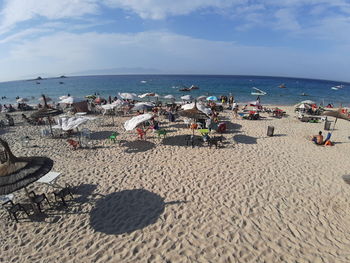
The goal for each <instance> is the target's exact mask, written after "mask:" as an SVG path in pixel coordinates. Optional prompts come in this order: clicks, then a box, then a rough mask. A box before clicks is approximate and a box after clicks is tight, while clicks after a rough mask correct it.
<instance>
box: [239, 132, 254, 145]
mask: <svg viewBox="0 0 350 263" xmlns="http://www.w3.org/2000/svg"><path fill="white" fill-rule="evenodd" d="M233 140H234V141H235V142H237V143H244V144H256V143H257V142H256V141H257V139H256V138H254V137H251V136H247V135H243V134H237V135H235V136H233Z"/></svg>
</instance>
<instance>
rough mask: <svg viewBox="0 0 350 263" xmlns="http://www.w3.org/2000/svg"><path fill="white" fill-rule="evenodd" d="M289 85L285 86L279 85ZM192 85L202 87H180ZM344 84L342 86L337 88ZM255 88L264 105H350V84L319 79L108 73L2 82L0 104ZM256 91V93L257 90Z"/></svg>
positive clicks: (242, 94)
mask: <svg viewBox="0 0 350 263" xmlns="http://www.w3.org/2000/svg"><path fill="white" fill-rule="evenodd" d="M282 84H284V86H285V88H280V86H281V85H282ZM191 85H194V86H197V87H198V88H199V89H197V90H192V91H190V92H184V91H179V89H181V88H184V87H190V86H191ZM339 85H343V88H340V89H338V90H334V89H331V88H332V87H334V86H339ZM253 87H256V88H258V89H260V90H262V91H264V92H266V93H267V94H266V95H264V96H260V100H261V103H263V104H271V105H294V104H296V103H298V102H300V101H303V100H313V101H315V102H316V103H318V104H320V103H321V104H323V105H327V104H329V103H331V104H334V105H335V106H338V105H342V106H350V92H349V89H350V83H345V82H339V81H328V80H316V79H301V78H286V77H267V76H266V77H265V76H231V75H223V76H221V75H108V76H100V75H99V76H68V77H64V78H62V77H58V78H47V79H42V80H20V81H10V82H2V83H0V103H1V104H9V103H16V97H23V98H28V99H29V102H28V103H29V104H37V103H39V101H38V98H39V97H40V96H41V94H45V95H46V96H48V97H50V98H52V99H53V101H56V102H58V101H59V99H58V98H59V97H60V96H62V95H67V94H70V95H71V96H75V97H80V98H82V97H84V96H86V95H91V94H97V95H100V96H101V97H105V98H108V96H112V97H114V96H116V95H117V94H118V93H119V92H121V93H122V92H130V93H136V94H143V93H146V92H155V93H157V94H159V95H161V96H164V95H168V94H172V95H174V96H176V98H177V100H180V97H181V96H183V95H187V94H190V95H192V97H194V98H195V97H198V96H202V95H204V96H218V97H219V96H221V95H226V96H229V95H233V96H234V98H235V101H238V102H240V103H246V102H250V101H254V100H256V99H257V96H256V95H251V92H254V91H255V90H254V89H252V88H253ZM255 92H256V91H255Z"/></svg>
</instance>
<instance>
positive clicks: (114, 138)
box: [108, 132, 119, 143]
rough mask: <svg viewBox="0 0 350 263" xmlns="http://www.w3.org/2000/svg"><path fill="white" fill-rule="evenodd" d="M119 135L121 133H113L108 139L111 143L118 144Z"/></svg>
mask: <svg viewBox="0 0 350 263" xmlns="http://www.w3.org/2000/svg"><path fill="white" fill-rule="evenodd" d="M118 135H119V133H117V132H113V133H112V134H111V135H110V136H109V137H108V139H109V140H110V141H111V142H113V143H116V141H117V136H118Z"/></svg>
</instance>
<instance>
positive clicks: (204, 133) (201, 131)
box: [198, 129, 209, 136]
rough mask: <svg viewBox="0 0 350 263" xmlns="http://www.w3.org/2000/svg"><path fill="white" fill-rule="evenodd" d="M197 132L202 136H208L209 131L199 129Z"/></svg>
mask: <svg viewBox="0 0 350 263" xmlns="http://www.w3.org/2000/svg"><path fill="white" fill-rule="evenodd" d="M198 131H199V133H200V134H201V135H202V136H205V135H208V134H209V129H199V130H198Z"/></svg>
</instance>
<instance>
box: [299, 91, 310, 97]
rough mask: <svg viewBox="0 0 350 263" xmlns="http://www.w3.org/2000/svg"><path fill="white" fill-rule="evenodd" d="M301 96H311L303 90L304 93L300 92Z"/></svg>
mask: <svg viewBox="0 0 350 263" xmlns="http://www.w3.org/2000/svg"><path fill="white" fill-rule="evenodd" d="M300 96H309V95H307V94H306V93H304V92H303V93H300Z"/></svg>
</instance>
